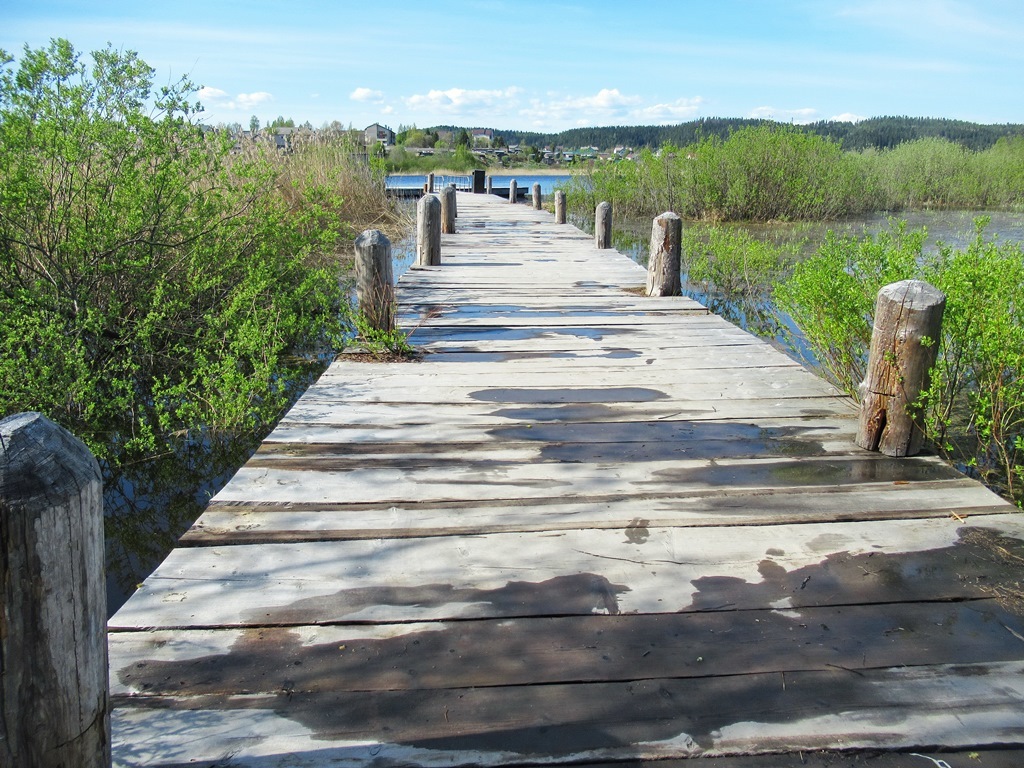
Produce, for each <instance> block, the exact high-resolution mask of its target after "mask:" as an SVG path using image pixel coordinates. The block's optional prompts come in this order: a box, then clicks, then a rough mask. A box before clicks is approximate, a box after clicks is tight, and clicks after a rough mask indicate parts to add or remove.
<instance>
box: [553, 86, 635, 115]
mask: <svg viewBox="0 0 1024 768" xmlns="http://www.w3.org/2000/svg"><path fill="white" fill-rule="evenodd" d="M639 103H640V97H638V96H623V95H622V94H621V93H620V92H619V89H618V88H602V89H601V90H600V91H598V92H597V93H596V94H594V95H593V96H582V97H580V98H576V99H569V100H568V101H567V102H566V106H568V107H570V108H572V109H588V110H603V111H606V112H614V113H623V114H624V113H625V112H626V110H627V109H628V108H629V107H631V106H633V105H634V104H639Z"/></svg>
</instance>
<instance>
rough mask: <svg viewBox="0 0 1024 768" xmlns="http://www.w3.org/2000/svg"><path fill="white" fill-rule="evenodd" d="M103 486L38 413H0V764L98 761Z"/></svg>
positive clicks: (101, 748) (68, 440)
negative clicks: (5, 416)
mask: <svg viewBox="0 0 1024 768" xmlns="http://www.w3.org/2000/svg"><path fill="white" fill-rule="evenodd" d="M102 490H103V483H102V479H101V476H100V469H99V465H98V464H97V463H96V459H94V458H93V456H92V454H91V453H90V452H89V449H88V448H86V447H85V445H84V444H83V443H82V442H80V441H79V440H77V439H76V438H75V437H74V436H73V435H71V433H69V432H68V431H67V430H65V429H64V428H62V427H60V426H58V425H56V424H54V423H53V422H52V421H50V420H49V419H47V418H46V417H45V416H43V415H42V414H39V413H22V414H17V415H14V416H9V417H7V418H5V419H3V420H2V421H0V590H2V592H0V598H2V605H0V608H2V612H0V680H2V688H0V764H2V765H5V766H7V765H9V766H38V768H62V767H63V766H70V765H75V766H83V768H104V766H107V765H109V764H110V728H109V720H108V715H107V647H106V637H105V633H104V630H103V622H104V619H105V618H106V611H107V600H106V585H105V582H104V576H103V573H104V570H103V495H102Z"/></svg>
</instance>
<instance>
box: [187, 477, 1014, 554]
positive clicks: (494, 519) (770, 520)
mask: <svg viewBox="0 0 1024 768" xmlns="http://www.w3.org/2000/svg"><path fill="white" fill-rule="evenodd" d="M642 503H643V507H644V508H643V513H644V515H646V516H644V517H640V516H637V507H638V501H637V499H636V498H635V497H633V496H625V497H622V496H620V497H614V496H599V495H594V496H590V497H583V496H580V495H574V496H573V500H572V501H568V502H567V501H565V500H564V499H562V498H560V497H556V498H551V499H541V500H537V501H534V502H524V501H522V500H519V499H510V500H503V501H492V502H489V503H487V504H481V503H479V502H476V501H448V502H440V503H437V502H435V503H431V502H425V503H421V504H413V503H408V502H396V503H391V502H388V503H384V504H377V505H372V504H366V503H351V504H345V503H337V502H335V503H292V502H281V503H271V502H266V501H253V502H251V503H247V502H226V501H215V502H212V503H211V504H210V506H209V507H208V508H207V509H206V511H205V512H204V513H203V515H202V516H201V517H200V518H199V520H197V521H196V523H195V525H193V527H192V528H191V529H190V530H189V531H187V532H186V533H185V535H184V536H183V537H182V539H181V543H182V544H183V545H195V546H209V545H212V544H220V545H224V544H231V543H235V544H251V543H261V542H273V541H328V540H336V539H376V538H403V537H404V538H408V537H418V536H449V535H452V534H463V535H467V534H471V535H476V534H482V533H502V532H505V533H507V532H514V531H519V532H525V531H564V530H571V529H583V528H618V529H629V528H630V527H631V526H632V527H633V528H641V527H647V528H667V527H672V526H686V527H707V526H755V525H769V524H778V523H782V522H793V521H801V522H804V523H816V522H830V521H850V522H853V521H859V520H886V519H897V518H916V517H943V518H953V519H956V518H957V517H958V518H960V519H967V518H971V517H974V516H977V515H987V514H1006V513H1007V512H1011V511H1012V507H1011V505H1009V504H1008V503H1007V502H1005V501H1003V500H1002V499H1000V498H999V497H998V496H996V495H995V494H992V493H987V492H984V491H982V489H979V488H978V484H977V483H976V482H974V481H972V480H967V479H966V478H961V479H955V480H945V481H938V482H932V483H928V482H921V483H913V484H911V483H905V484H901V485H883V486H860V485H850V486H833V487H829V488H825V489H810V488H786V489H781V490H778V491H771V492H766V491H761V490H758V491H753V492H743V491H732V490H724V491H717V490H716V491H706V490H694V491H691V492H689V493H684V492H679V493H675V494H672V495H668V496H657V495H647V496H645V497H644V498H643V502H642Z"/></svg>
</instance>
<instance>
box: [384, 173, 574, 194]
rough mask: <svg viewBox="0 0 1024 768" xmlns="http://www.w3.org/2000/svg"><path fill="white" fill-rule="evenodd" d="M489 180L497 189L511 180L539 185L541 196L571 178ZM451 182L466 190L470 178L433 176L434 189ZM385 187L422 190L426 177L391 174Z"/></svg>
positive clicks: (542, 176) (504, 176) (499, 176)
mask: <svg viewBox="0 0 1024 768" xmlns="http://www.w3.org/2000/svg"><path fill="white" fill-rule="evenodd" d="M488 176H489V177H490V178H491V180H492V181H491V184H492V186H495V187H499V188H502V187H504V188H507V187H508V186H509V182H510V181H512V179H515V180H516V186H517V187H519V189H526V190H529V189H533V185H534V184H540V193H541V194H542V195H550V194H551V193H552V192H554V191H555V187H556V186H557V185H558V184H564V183H565V182H567V181H568V180H569V179H571V178H572V177H571V176H569V175H568V174H540V173H538V174H530V173H520V174H508V173H491V174H488ZM452 182H454V183H455V186H456V187H458V188H459V189H466V188H468V187H469V186H470V183H471V182H470V177H469V176H468V175H467V174H461V175H454V176H442V175H440V174H434V189H435V190H436V189H440V188H441V187H445V186H447V185H448V184H451V183H452ZM385 183H386V185H387V186H388V188H390V189H423V185H424V184H426V183H427V177H426V175H424V174H393V175H391V176H388V177H387V179H386V180H385Z"/></svg>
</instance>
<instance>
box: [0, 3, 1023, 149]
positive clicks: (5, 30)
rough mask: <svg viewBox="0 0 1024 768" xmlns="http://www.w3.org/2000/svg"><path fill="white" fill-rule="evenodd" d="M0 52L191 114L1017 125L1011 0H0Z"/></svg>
mask: <svg viewBox="0 0 1024 768" xmlns="http://www.w3.org/2000/svg"><path fill="white" fill-rule="evenodd" d="M0 11H2V13H0V18H2V19H3V23H2V25H0V48H3V49H4V50H6V51H7V52H8V53H9V54H12V55H14V56H15V57H16V58H18V57H20V54H21V52H22V50H23V47H24V45H25V44H28V45H30V46H31V47H40V46H43V45H46V44H47V42H48V41H49V40H50V39H51V38H54V37H65V38H67V39H69V40H70V41H71V42H72V43H73V44H74V46H75V47H76V48H77V49H78V50H80V51H84V52H88V51H92V50H95V49H98V48H102V47H103V46H105V45H106V44H107V43H108V42H109V43H111V44H113V45H114V47H116V48H120V49H125V50H134V51H137V52H138V53H139V54H140V56H141V57H142V58H143V59H144V60H145V61H147V62H148V63H149V64H150V65H151V66H152V67H154V68H155V69H156V71H157V82H166V81H168V80H175V79H177V78H179V77H181V76H183V75H185V76H188V77H189V78H190V79H191V80H192V81H193V82H194V83H195V84H196V86H197V87H200V86H201V87H202V90H201V91H200V93H199V98H200V100H201V101H202V102H203V104H204V106H205V108H206V113H205V115H204V116H203V120H204V121H205V122H208V123H211V124H217V123H222V122H223V123H230V122H236V121H237V122H240V123H243V124H245V125H248V123H249V118H250V116H251V115H256V116H257V117H258V118H259V119H260V120H261V121H262V122H263V123H266V122H268V121H269V120H271V119H273V118H274V117H277V116H278V115H282V116H284V117H290V118H293V119H294V120H296V122H298V123H302V122H305V121H309V122H310V123H312V124H313V125H314V126H319V125H322V124H324V123H327V122H330V121H333V120H337V121H339V122H341V123H343V124H345V125H348V124H352V125H354V126H355V127H357V128H362V127H365V126H366V125H369V124H370V123H373V122H381V123H384V124H387V125H390V126H391V127H392V128H396V129H397V128H398V126H399V125H412V124H416V125H418V126H420V127H426V126H430V125H436V124H448V123H451V124H455V125H463V126H467V127H492V128H499V129H519V130H537V131H558V130H564V129H567V128H573V127H576V126H584V125H631V124H671V123H679V122H685V121H688V120H693V119H696V118H698V117H768V118H772V119H775V120H780V121H785V122H790V121H792V122H798V123H800V122H810V121H814V120H830V119H846V120H856V119H860V118H865V117H874V116H880V115H911V116H926V117H947V118H956V119H963V120H971V121H975V122H982V123H1006V122H1018V123H1019V122H1024V77H1022V73H1024V66H1022V65H1024V45H1022V44H1021V41H1022V40H1024V2H1021V0H965V1H963V2H961V1H960V0H674V1H673V0H660V1H659V0H650V1H647V0H633V1H629V0H618V1H617V2H606V1H605V0H593V1H591V2H583V1H582V0H577V2H560V1H559V0H549V1H548V2H537V1H535V0H514V1H512V0H509V1H508V2H506V1H505V0H490V1H487V0H415V2H405V0H389V1H388V2H386V3H370V2H365V1H364V2H358V3H357V2H348V1H347V0H335V1H334V2H303V1H302V0H276V1H275V2H266V1H265V0H244V1H238V2H236V1H235V0H228V1H226V2H220V1H218V0H205V2H197V1H195V0H174V1H172V2H158V3H149V2H143V1H142V0H126V1H124V2H121V1H118V2H104V1H103V0H96V1H95V2H68V1H66V0H65V1H64V2H59V1H55V0H0Z"/></svg>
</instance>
